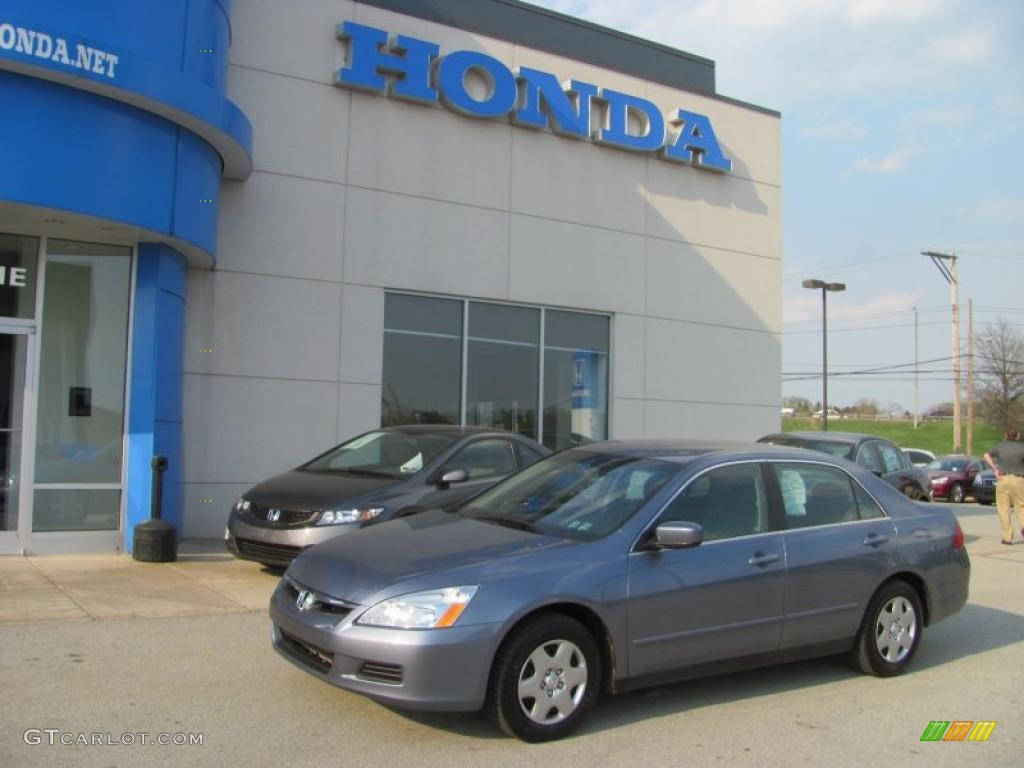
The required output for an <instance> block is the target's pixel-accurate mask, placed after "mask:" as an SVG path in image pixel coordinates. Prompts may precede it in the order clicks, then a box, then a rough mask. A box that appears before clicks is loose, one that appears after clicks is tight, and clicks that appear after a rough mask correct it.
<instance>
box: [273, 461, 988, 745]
mask: <svg viewBox="0 0 1024 768" xmlns="http://www.w3.org/2000/svg"><path fill="white" fill-rule="evenodd" d="M969 576H970V561H969V559H968V556H967V551H966V550H965V548H964V537H963V532H962V530H961V529H960V525H959V524H958V522H957V520H956V518H955V517H954V516H953V514H952V513H951V512H950V511H949V510H948V509H946V508H944V507H941V506H938V505H921V504H916V503H914V502H912V501H910V500H909V499H907V498H906V497H905V496H903V495H902V494H901V493H899V492H898V491H896V490H895V489H893V488H892V487H891V486H889V485H888V484H886V483H885V482H883V481H882V480H880V479H879V478H878V477H876V476H875V475H874V474H872V473H871V472H869V471H867V470H865V469H863V468H861V467H859V466H857V465H856V464H853V463H851V462H848V461H846V460H844V459H839V458H834V457H831V456H827V455H825V454H820V453H815V452H811V451H806V450H803V449H799V448H785V447H776V446H769V445H748V446H730V445H721V444H720V445H710V444H689V443H680V442H609V443H600V444H593V445H587V446H585V447H582V448H577V449H573V450H569V451H565V452H562V453H559V454H555V455H554V456H551V457H549V458H547V459H544V460H543V461H540V462H538V463H537V464H535V465H533V466H532V467H529V468H528V469H526V470H524V471H522V472H520V473H518V474H516V475H514V476H512V477H510V478H509V479H507V480H505V481H504V482H502V483H500V484H498V485H497V486H495V487H494V488H492V489H490V490H488V491H485V492H484V493H482V494H481V495H479V496H477V497H475V498H474V499H473V500H471V501H469V502H467V504H466V505H464V506H462V507H460V508H459V509H457V510H455V511H452V512H445V511H430V512H426V513H424V514H421V515H417V516H414V517H408V518H401V519H397V520H393V521H390V522H387V523H383V524H381V525H375V526H371V527H367V528H365V529H362V530H358V531H354V532H353V533H352V535H349V536H344V537H342V538H339V539H334V540H332V541H329V542H327V543H325V544H323V545H320V546H317V547H314V548H312V549H311V550H309V551H308V552H305V553H304V554H302V555H301V556H299V557H298V558H297V559H296V560H295V561H294V562H293V563H292V565H291V567H290V568H289V569H288V571H287V572H286V573H285V576H284V578H283V579H282V581H281V584H280V585H279V587H278V588H277V590H276V591H275V593H274V595H273V597H272V598H271V603H270V618H271V622H272V630H273V643H274V646H275V647H276V649H277V651H278V652H279V653H280V654H281V655H283V656H284V657H285V658H287V659H288V660H290V661H292V662H293V663H295V664H296V665H297V666H298V667H300V668H301V669H303V670H305V671H306V672H309V673H311V674H313V675H316V676H317V677H319V678H321V679H322V680H324V681H326V682H329V683H333V684H334V685H337V686H340V687H342V688H345V689H347V690H350V691H355V692H358V693H362V694H365V695H367V696H370V697H372V698H374V699H377V700H379V701H382V702H386V703H388V704H392V705H395V706H400V707H408V708H415V709H432V710H477V709H480V708H484V709H485V710H486V711H487V712H488V714H489V715H490V716H491V717H492V718H493V719H494V721H495V722H496V723H497V725H498V726H499V727H500V728H502V729H503V730H504V731H505V732H507V733H509V734H512V735H515V736H518V737H520V738H522V739H525V740H528V741H544V740H548V739H554V738H558V737H560V736H562V735H564V734H566V733H568V732H569V731H570V730H572V729H573V728H575V727H576V726H577V725H579V723H580V722H581V721H582V720H583V719H584V717H585V715H586V714H587V712H588V710H589V709H590V708H591V706H592V705H593V704H594V701H595V700H596V698H597V697H598V695H599V694H600V693H601V692H604V691H607V692H611V693H616V692H620V691H624V690H627V689H630V688H636V687H640V686H645V685H652V684H657V683H664V682H668V681H671V680H677V679H682V678H686V677H696V676H699V675H705V674H713V673H715V672H720V671H734V670H736V669H738V668H741V667H748V666H756V665H762V664H768V663H773V662H779V661H784V660H791V659H795V658H802V657H809V656H817V655H827V654H847V655H848V656H849V657H850V659H851V660H852V661H853V663H854V664H855V665H856V666H857V667H858V668H860V669H861V670H863V671H864V672H866V673H869V674H874V675H879V676H883V677H885V676H889V675H895V674H897V673H899V672H901V671H903V670H904V669H905V668H906V666H907V665H908V664H909V663H910V661H911V659H912V658H913V656H914V653H915V651H916V650H917V647H918V644H919V643H920V641H921V636H922V632H923V629H924V627H925V626H926V625H930V624H933V623H934V622H936V621H939V620H941V619H944V618H946V617H947V616H949V615H950V614H952V613H954V612H955V611H957V610H959V609H960V608H961V607H962V606H963V605H964V603H965V602H966V600H967V593H968V582H969Z"/></svg>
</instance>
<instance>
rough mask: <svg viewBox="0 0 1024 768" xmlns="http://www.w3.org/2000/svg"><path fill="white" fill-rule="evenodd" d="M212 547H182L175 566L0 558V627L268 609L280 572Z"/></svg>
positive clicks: (81, 558)
mask: <svg viewBox="0 0 1024 768" xmlns="http://www.w3.org/2000/svg"><path fill="white" fill-rule="evenodd" d="M223 546H224V545H223V544H222V543H220V544H219V545H218V543H216V542H184V543H183V545H182V548H181V550H180V554H179V557H178V560H177V562H174V563H139V562H136V561H135V560H133V559H132V558H131V556H130V555H54V556H42V557H0V625H4V624H24V623H34V622H38V621H68V620H72V621H73V620H86V621H90V620H102V619H116V618H132V617H158V616H205V615H211V614H219V613H248V612H253V611H265V610H266V608H267V603H268V601H269V600H270V594H271V592H272V591H273V590H274V587H275V586H277V582H278V580H279V579H280V571H276V570H271V569H268V568H265V567H263V566H261V565H260V564H259V563H252V562H248V561H245V560H236V559H235V558H234V557H232V556H231V555H230V554H228V553H227V552H225V551H224V549H223Z"/></svg>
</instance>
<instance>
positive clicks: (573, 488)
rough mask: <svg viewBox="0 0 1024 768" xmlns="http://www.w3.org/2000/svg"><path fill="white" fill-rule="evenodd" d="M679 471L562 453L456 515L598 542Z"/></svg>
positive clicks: (637, 460) (631, 459) (643, 461)
mask: <svg viewBox="0 0 1024 768" xmlns="http://www.w3.org/2000/svg"><path fill="white" fill-rule="evenodd" d="M679 470H680V466H679V465H678V464H674V463H670V462H667V461H659V460H657V459H649V458H644V457H638V456H609V455H607V454H603V453H590V452H587V451H583V450H573V451H565V452H563V453H559V454H556V455H554V456H551V457H549V458H547V459H544V460H543V461H541V462H538V463H537V464H534V465H533V466H532V467H529V468H527V469H525V470H523V471H522V472H520V473H519V474H517V475H514V476H512V477H511V478H509V479H508V480H506V481H505V482H503V483H501V484H500V485H498V486H496V487H494V488H492V489H491V490H489V491H485V492H484V493H482V494H480V495H479V496H477V497H476V498H475V499H473V501H471V502H470V503H469V505H468V506H467V507H464V508H463V509H462V510H461V511H460V514H461V515H463V516H464V517H470V518H474V519H477V520H484V521H487V522H491V523H495V524H497V525H506V526H509V527H511V528H518V529H521V530H528V531H533V532H536V533H546V534H550V535H552V536H561V537H565V538H572V539H583V540H591V539H598V538H601V537H602V536H607V535H608V534H609V533H611V532H612V531H614V530H616V529H617V528H619V527H620V526H621V525H622V524H623V523H625V522H626V521H627V520H629V518H631V517H632V516H633V515H634V514H635V513H636V512H637V510H639V509H640V508H641V507H642V506H643V505H644V504H646V503H647V501H648V500H649V499H650V498H651V497H652V496H654V494H656V493H657V492H658V491H659V490H660V489H661V487H662V486H664V485H665V483H667V482H668V481H669V479H671V478H672V476H673V475H675V474H676V473H677V472H678V471H679Z"/></svg>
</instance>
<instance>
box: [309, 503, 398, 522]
mask: <svg viewBox="0 0 1024 768" xmlns="http://www.w3.org/2000/svg"><path fill="white" fill-rule="evenodd" d="M383 511H384V508H383V507H373V508H370V509H327V510H324V511H323V512H321V513H320V519H319V520H317V521H316V524H317V525H349V524H350V523H365V522H367V521H368V520H373V518H375V517H377V516H378V515H379V514H380V513H381V512H383Z"/></svg>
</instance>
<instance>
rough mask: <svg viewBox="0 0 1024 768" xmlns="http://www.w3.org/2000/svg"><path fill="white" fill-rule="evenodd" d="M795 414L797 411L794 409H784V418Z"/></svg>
mask: <svg viewBox="0 0 1024 768" xmlns="http://www.w3.org/2000/svg"><path fill="white" fill-rule="evenodd" d="M795 413H796V411H795V410H794V409H793V408H783V409H782V415H783V416H793V415H794V414H795Z"/></svg>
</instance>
